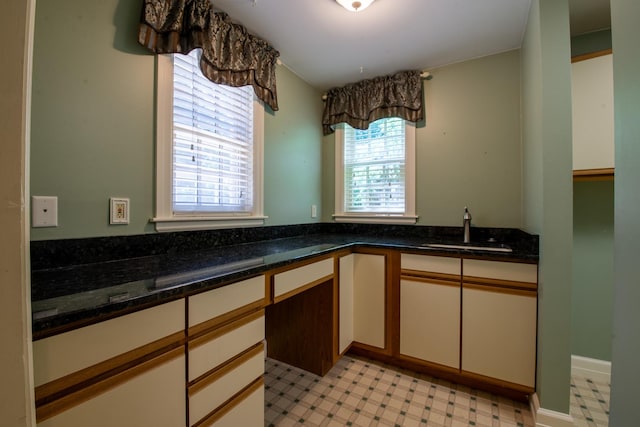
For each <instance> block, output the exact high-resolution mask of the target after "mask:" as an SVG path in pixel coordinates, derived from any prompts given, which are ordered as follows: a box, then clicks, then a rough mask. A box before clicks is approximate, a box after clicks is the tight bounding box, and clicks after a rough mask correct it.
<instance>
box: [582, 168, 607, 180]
mask: <svg viewBox="0 0 640 427" xmlns="http://www.w3.org/2000/svg"><path fill="white" fill-rule="evenodd" d="M614 176H615V168H601V169H577V170H574V171H573V180H574V181H578V182H580V181H612V180H613V179H614Z"/></svg>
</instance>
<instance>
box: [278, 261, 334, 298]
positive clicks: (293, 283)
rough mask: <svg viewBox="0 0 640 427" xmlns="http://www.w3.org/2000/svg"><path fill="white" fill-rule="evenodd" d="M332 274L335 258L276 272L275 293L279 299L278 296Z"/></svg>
mask: <svg viewBox="0 0 640 427" xmlns="http://www.w3.org/2000/svg"><path fill="white" fill-rule="evenodd" d="M332 274H333V258H328V259H323V260H322V261H317V262H314V263H313V264H308V265H305V266H303V267H298V268H295V269H293V270H289V271H285V272H283V273H279V274H276V275H275V276H274V278H273V295H274V297H275V298H276V299H278V297H282V296H284V295H285V294H287V293H289V292H292V291H295V290H296V289H298V288H301V287H303V286H305V285H308V284H310V283H313V282H316V281H318V280H320V279H322V278H324V277H327V276H330V275H332ZM280 299H282V298H280Z"/></svg>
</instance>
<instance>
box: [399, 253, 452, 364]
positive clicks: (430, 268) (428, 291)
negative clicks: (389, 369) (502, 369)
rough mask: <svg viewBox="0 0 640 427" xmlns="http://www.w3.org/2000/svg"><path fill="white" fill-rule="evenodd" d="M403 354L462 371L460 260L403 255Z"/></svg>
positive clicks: (401, 343)
mask: <svg viewBox="0 0 640 427" xmlns="http://www.w3.org/2000/svg"><path fill="white" fill-rule="evenodd" d="M400 354H401V355H402V356H409V357H412V358H415V359H420V360H422V361H426V362H430V363H436V364H438V365H442V366H446V367H449V368H454V369H459V368H460V259H458V258H445V257H433V256H422V255H413V254H402V257H401V280H400Z"/></svg>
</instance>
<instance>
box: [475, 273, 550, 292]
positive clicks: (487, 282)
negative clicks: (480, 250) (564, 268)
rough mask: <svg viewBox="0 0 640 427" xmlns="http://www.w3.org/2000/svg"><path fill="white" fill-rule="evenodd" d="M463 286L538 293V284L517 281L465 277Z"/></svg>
mask: <svg viewBox="0 0 640 427" xmlns="http://www.w3.org/2000/svg"><path fill="white" fill-rule="evenodd" d="M462 283H463V285H471V284H474V285H480V286H490V287H496V288H511V289H520V290H524V291H537V290H538V284H537V283H533V282H516V281H515V280H503V279H492V278H489V277H475V276H463V279H462Z"/></svg>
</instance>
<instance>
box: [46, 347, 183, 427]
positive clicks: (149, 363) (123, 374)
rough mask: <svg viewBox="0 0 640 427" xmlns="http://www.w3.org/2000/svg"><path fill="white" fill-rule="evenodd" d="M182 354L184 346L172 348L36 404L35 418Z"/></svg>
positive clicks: (52, 413) (83, 398)
mask: <svg viewBox="0 0 640 427" xmlns="http://www.w3.org/2000/svg"><path fill="white" fill-rule="evenodd" d="M184 354H185V353H184V346H180V347H178V348H174V349H173V350H170V351H167V352H165V353H162V354H160V355H158V356H156V357H154V358H151V359H148V360H145V361H143V362H141V363H138V364H136V365H134V366H131V367H129V368H127V369H126V370H123V371H120V372H118V373H117V374H115V375H112V374H110V376H108V377H106V378H102V379H101V380H100V381H97V382H94V383H91V384H89V385H86V386H84V387H83V388H79V389H77V390H74V391H72V392H70V393H67V394H65V395H64V396H62V397H60V398H58V399H56V400H53V401H50V402H47V403H44V404H37V407H36V420H37V422H38V423H41V422H42V421H44V420H47V419H49V418H51V417H53V416H55V415H58V414H60V413H62V412H64V411H66V410H68V409H71V408H72V407H74V406H77V405H79V404H81V403H83V402H86V401H88V400H90V399H93V398H94V397H96V396H98V395H100V394H102V393H104V392H106V391H108V390H111V389H113V388H115V387H117V386H119V385H121V384H122V383H124V382H126V381H129V380H130V379H132V378H134V377H137V376H139V375H142V374H144V373H146V372H148V371H150V370H152V369H153V368H156V367H157V366H160V365H162V364H164V363H166V362H168V361H170V360H173V359H175V358H177V357H180V356H184Z"/></svg>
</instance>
